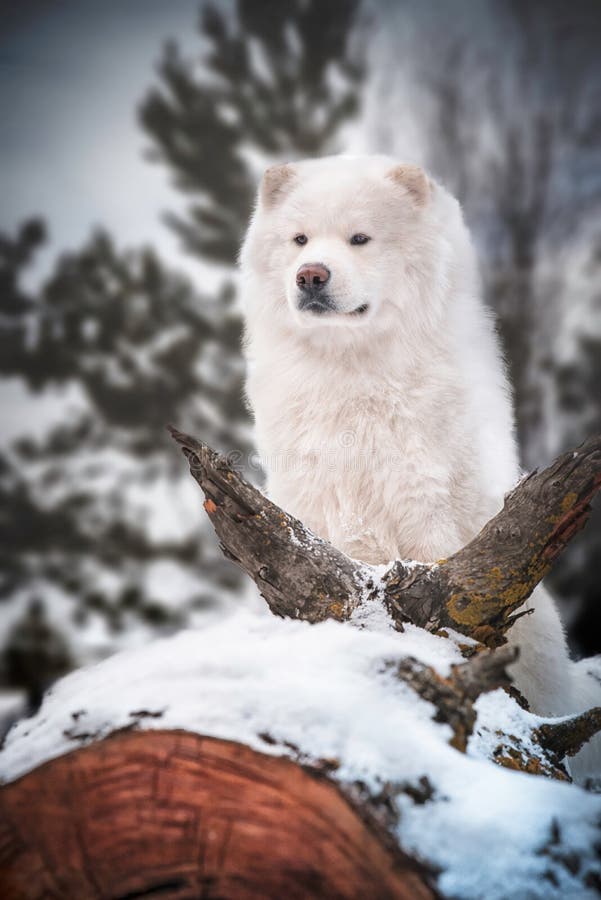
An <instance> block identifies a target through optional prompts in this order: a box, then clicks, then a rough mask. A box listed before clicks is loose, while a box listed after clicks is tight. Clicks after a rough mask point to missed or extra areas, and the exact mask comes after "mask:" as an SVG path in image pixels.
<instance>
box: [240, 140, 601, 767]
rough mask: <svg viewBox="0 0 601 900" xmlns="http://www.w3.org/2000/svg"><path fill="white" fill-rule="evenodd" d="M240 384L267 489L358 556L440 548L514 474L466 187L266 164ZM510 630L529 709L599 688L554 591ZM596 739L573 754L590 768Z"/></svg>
mask: <svg viewBox="0 0 601 900" xmlns="http://www.w3.org/2000/svg"><path fill="white" fill-rule="evenodd" d="M241 269H242V292H243V299H244V305H245V313H246V349H247V356H248V361H249V372H248V380H247V393H248V397H249V400H250V403H251V405H252V408H253V411H254V416H255V425H256V440H257V443H258V448H259V451H260V454H261V457H262V459H263V462H264V464H265V465H266V468H267V471H268V489H269V493H270V496H271V497H272V498H273V500H274V501H275V502H276V503H278V504H279V505H280V506H282V507H283V508H284V509H286V510H287V511H288V512H290V513H292V514H293V515H295V516H297V517H298V518H299V519H301V520H302V521H303V522H304V523H305V524H306V525H308V526H309V527H310V528H311V529H312V530H313V531H314V532H316V533H317V534H318V535H320V536H322V537H324V538H327V539H328V540H329V541H331V542H332V543H333V544H335V545H336V546H337V547H339V548H340V549H341V550H344V551H345V552H346V553H348V554H349V555H350V556H353V557H356V558H357V559H361V560H364V561H366V562H369V563H376V564H377V563H386V562H388V561H390V560H392V559H395V558H405V559H406V558H412V559H418V560H423V561H434V560H438V559H440V558H443V557H447V556H449V555H450V554H452V553H453V552H455V551H456V550H458V549H460V548H461V547H462V546H463V545H464V544H466V543H467V542H468V541H469V540H471V538H473V537H474V535H475V534H476V533H477V532H478V531H479V530H480V528H481V527H482V526H483V525H484V524H485V522H486V521H487V520H488V519H489V518H491V516H493V515H494V514H495V513H496V512H498V510H499V509H500V508H501V506H502V503H503V496H504V494H505V493H506V492H507V491H508V490H509V489H511V488H512V487H513V486H514V484H515V483H516V481H517V480H518V477H519V474H520V473H519V467H518V457H517V451H516V443H515V437H514V426H513V413H512V407H511V399H510V390H509V386H508V382H507V377H506V374H505V369H504V365H503V361H502V357H501V352H500V350H499V345H498V341H497V337H496V334H495V330H494V326H493V322H492V320H491V316H490V314H489V313H488V312H487V310H486V309H485V307H484V305H483V303H482V301H481V299H480V295H481V291H480V285H479V278H478V270H477V264H476V259H475V254H474V249H473V247H472V243H471V240H470V236H469V233H468V231H467V228H466V226H465V224H464V221H463V217H462V213H461V209H460V206H459V204H458V203H457V201H456V200H455V199H454V198H453V197H452V196H451V195H450V194H449V193H448V192H447V191H446V190H445V189H444V188H443V187H441V186H440V185H439V184H436V183H434V182H433V181H432V180H431V179H429V178H428V177H427V176H426V174H425V173H424V172H423V171H422V170H421V169H420V168H418V167H416V166H410V165H399V164H396V163H395V162H394V161H393V160H390V159H387V158H385V157H379V156H378V157H356V158H349V157H331V158H327V159H319V160H308V161H305V162H301V163H294V164H288V165H282V166H275V167H273V168H271V169H268V171H267V172H266V173H265V176H264V178H263V181H262V183H261V186H260V189H259V196H258V200H257V206H256V210H255V213H254V215H253V218H252V222H251V224H250V227H249V230H248V234H247V237H246V240H245V242H244V246H243V248H242V253H241ZM530 602H531V605H532V606H534V607H535V613H534V614H533V615H531V616H527V617H524V618H523V619H521V620H520V621H519V622H517V623H516V624H515V625H514V627H513V628H512V629H511V632H510V634H511V639H512V641H513V642H515V643H517V644H519V645H520V649H521V656H520V660H519V662H518V663H517V664H516V666H515V671H514V672H513V674H514V677H515V679H516V682H517V685H518V687H519V688H520V690H521V691H522V692H523V693H524V695H525V696H526V698H527V699H528V700H529V702H530V704H531V707H532V709H533V710H534V711H536V712H538V713H540V714H544V715H560V714H565V713H570V712H577V711H581V710H583V709H585V708H588V707H589V706H591V705H594V703H595V702H596V703H599V702H601V689H599V687H598V685H597V684H596V683H595V681H594V680H593V679H592V678H590V679H589V678H588V676H587V675H586V673H584V672H582V671H581V667H580V668H579V667H577V666H575V665H574V664H572V663H570V661H569V658H568V653H567V647H566V642H565V637H564V633H563V629H562V626H561V623H560V620H559V616H558V614H557V612H556V610H555V607H554V605H553V602H552V600H551V598H550V597H549V596H548V594H547V593H546V592H545V591H544V590H543V589H542V588H539V589H537V590H536V591H535V593H534V595H533V597H532V598H531V601H530ZM590 756H591V753H590V749H587V750H585V751H584V753H582V754H581V755H580V757H579V760H578V762H579V765H578V768H579V770H580V772H581V773H582V774H583V773H585V772H586V771H587V769H589V768H590V760H589V759H588V757H590Z"/></svg>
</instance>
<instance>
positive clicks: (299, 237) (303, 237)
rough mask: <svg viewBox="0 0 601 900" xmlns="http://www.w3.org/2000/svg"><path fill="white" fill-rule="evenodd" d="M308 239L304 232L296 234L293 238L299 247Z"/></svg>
mask: <svg viewBox="0 0 601 900" xmlns="http://www.w3.org/2000/svg"><path fill="white" fill-rule="evenodd" d="M308 240H309V238H308V237H307V235H306V234H297V235H296V237H295V238H294V242H295V244H298V245H299V247H302V246H303V244H306V243H307V241H308Z"/></svg>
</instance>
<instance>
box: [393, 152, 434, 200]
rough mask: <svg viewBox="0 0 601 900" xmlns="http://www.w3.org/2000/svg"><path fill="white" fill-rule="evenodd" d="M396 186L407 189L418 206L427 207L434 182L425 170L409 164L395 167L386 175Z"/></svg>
mask: <svg viewBox="0 0 601 900" xmlns="http://www.w3.org/2000/svg"><path fill="white" fill-rule="evenodd" d="M386 177H387V178H390V180H391V181H393V182H394V183H395V184H400V185H401V187H403V188H404V189H405V191H406V192H407V194H408V195H409V197H410V198H411V200H412V201H413V203H414V204H415V205H416V206H425V205H426V204H427V202H428V200H429V199H430V193H431V191H432V182H431V181H430V179H429V178H428V176H427V175H426V173H425V172H424V170H423V169H420V167H419V166H412V165H410V164H409V163H406V164H403V165H399V166H395V167H394V169H391V170H390V172H387V174H386Z"/></svg>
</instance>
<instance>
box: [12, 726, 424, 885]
mask: <svg viewBox="0 0 601 900" xmlns="http://www.w3.org/2000/svg"><path fill="white" fill-rule="evenodd" d="M434 896H435V894H434V892H433V891H432V890H431V888H429V887H428V886H427V883H426V873H425V872H424V871H423V870H420V868H419V866H418V865H417V864H415V863H414V862H413V861H412V860H411V859H409V858H407V857H405V856H404V855H403V854H402V853H401V852H400V851H398V850H396V849H395V848H393V847H391V845H390V842H389V841H388V840H386V839H385V837H384V834H383V832H381V831H380V830H379V828H378V827H377V826H374V825H373V823H370V824H367V822H366V819H365V816H363V815H360V814H359V813H358V812H357V811H356V810H355V809H354V808H353V807H352V806H351V805H350V804H349V803H348V802H347V800H346V799H345V798H344V797H343V796H342V794H341V793H340V791H339V790H338V788H337V787H336V786H335V785H333V784H332V783H331V782H329V781H328V780H327V779H326V778H325V777H323V776H318V775H315V774H313V773H311V772H308V771H306V770H305V769H303V768H302V767H301V766H299V765H297V764H296V763H294V762H292V761H290V760H287V759H282V758H278V757H273V756H268V755H265V754H262V753H257V752H255V751H253V750H251V749H249V748H248V747H246V746H243V745H241V744H237V743H233V742H230V741H221V740H216V739H213V738H205V737H201V736H199V735H194V734H189V733H186V732H182V731H144V732H128V733H121V734H118V735H114V736H112V737H111V738H109V739H107V740H105V741H101V742H98V743H94V744H91V745H90V746H88V747H84V748H82V749H80V750H77V751H75V752H73V753H70V754H67V755H65V756H61V757H59V758H58V759H55V760H51V761H50V762H48V763H46V764H45V765H43V766H40V767H39V768H38V769H35V770H34V771H32V772H30V773H29V774H27V775H25V776H24V777H23V778H21V779H19V780H18V781H16V782H13V783H12V784H9V785H6V786H5V787H3V788H2V789H1V790H0V897H2V898H3V900H22V898H31V900H41V898H56V900H71V898H73V900H88V898H90V900H92V898H93V900H97V898H107V900H108V898H111V900H133V898H143V897H150V898H160V900H164V898H177V900H183V898H190V900H191V898H207V900H208V898H212V900H217V898H221V900H229V898H232V900H250V898H256V900H258V898H273V900H276V898H277V900H287V898H310V897H316V898H328V900H336V898H357V900H359V898H361V900H368V898H373V900H380V898H382V900H386V898H402V900H422V898H423V900H425V898H432V897H434Z"/></svg>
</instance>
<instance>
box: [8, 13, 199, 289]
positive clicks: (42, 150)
mask: <svg viewBox="0 0 601 900" xmlns="http://www.w3.org/2000/svg"><path fill="white" fill-rule="evenodd" d="M198 6H199V4H198V0H0V121H1V123H2V126H1V128H0V171H1V172H2V190H1V202H0V229H2V230H6V229H10V230H12V229H14V228H15V226H16V225H17V224H18V223H19V222H21V221H22V220H23V218H24V217H26V216H30V215H34V214H42V215H43V216H44V217H45V218H46V219H47V221H48V225H49V228H50V232H51V238H52V243H51V247H50V249H49V250H48V251H47V252H46V253H45V255H44V260H43V265H42V269H45V268H46V267H47V266H48V265H49V263H50V261H51V259H52V257H53V256H54V255H55V252H56V250H58V249H64V248H72V247H77V246H79V245H80V244H81V243H82V241H83V240H84V238H85V237H86V235H87V234H88V233H89V230H90V228H91V227H92V226H94V225H98V224H102V225H104V226H106V227H107V228H108V229H109V230H110V231H111V232H112V233H113V234H115V235H117V236H118V238H119V239H120V242H121V243H122V244H126V245H130V246H132V245H133V246H137V245H139V244H140V243H142V242H144V241H152V242H153V243H154V244H155V245H156V246H157V247H159V249H160V251H161V253H162V254H163V255H164V256H166V257H167V258H169V259H172V260H174V259H176V260H177V262H178V265H181V264H182V262H185V261H183V260H182V259H181V256H180V254H179V248H178V244H177V240H176V238H175V237H174V236H172V234H171V233H170V232H169V229H168V228H166V227H165V226H164V225H162V224H161V222H160V212H161V211H162V210H165V209H166V208H171V209H173V208H174V207H175V206H177V205H180V204H181V203H182V200H181V198H180V197H179V196H178V195H177V194H176V193H175V192H174V191H172V190H171V189H170V187H169V176H168V173H167V172H166V170H165V168H163V167H162V166H161V165H157V164H151V163H149V162H147V161H145V160H144V159H143V149H144V147H145V146H146V147H147V146H148V143H147V142H146V140H145V137H144V135H143V133H142V131H141V129H140V127H139V126H138V124H137V122H136V114H135V110H136V106H137V104H138V103H139V102H140V100H141V99H142V98H143V97H144V95H145V92H146V90H147V89H148V87H149V86H150V84H151V83H152V80H153V73H154V71H155V69H156V64H157V62H158V60H159V58H160V55H161V47H162V44H163V42H164V40H165V39H166V38H168V37H171V36H172V37H175V38H177V39H178V41H179V42H180V43H181V44H184V45H186V44H188V45H189V46H192V47H195V46H196V48H197V39H196V38H195V36H194V28H195V24H196V20H197V16H198ZM196 265H197V264H195V263H194V262H193V261H192V260H191V259H188V266H189V269H190V271H191V272H192V273H194V271H195V267H196Z"/></svg>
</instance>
